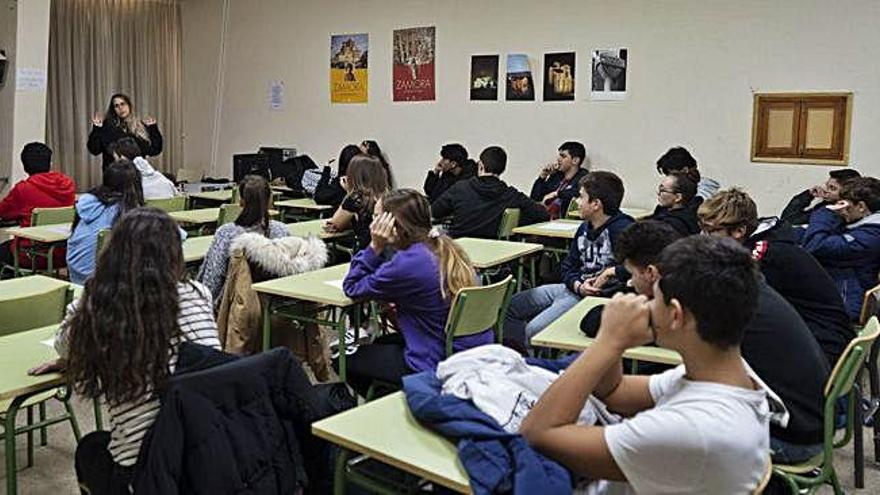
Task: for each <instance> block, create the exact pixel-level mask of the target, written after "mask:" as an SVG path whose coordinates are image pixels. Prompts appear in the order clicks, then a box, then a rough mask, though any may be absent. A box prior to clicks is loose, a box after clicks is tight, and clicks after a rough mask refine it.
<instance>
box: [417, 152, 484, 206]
mask: <svg viewBox="0 0 880 495" xmlns="http://www.w3.org/2000/svg"><path fill="white" fill-rule="evenodd" d="M475 175H477V164H476V163H474V161H473V160H471V159H470V158H468V152H467V150H466V149H465V147H464V146H462V145H460V144H458V143H453V144H444V145H443V147H442V148H440V161H439V162H437V165H434V168H433V169H431V170H429V171H428V175H426V176H425V185H424V190H425V195H427V196H428V201H430V202H431V203H433V202H434V201H437V198H439V197H440V195H442V194H443V193H444V192H446V190H447V189H449V188H450V187H452V185H453V184H455V183H456V182H458V181H463V180H467V179H470V178H471V177H474V176H475Z"/></svg>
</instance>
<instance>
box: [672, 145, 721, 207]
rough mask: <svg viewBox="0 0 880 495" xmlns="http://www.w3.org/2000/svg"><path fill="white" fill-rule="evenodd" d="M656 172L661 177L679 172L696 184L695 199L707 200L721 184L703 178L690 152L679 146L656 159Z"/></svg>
mask: <svg viewBox="0 0 880 495" xmlns="http://www.w3.org/2000/svg"><path fill="white" fill-rule="evenodd" d="M657 171H658V172H660V173H661V174H662V175H669V174H671V173H672V172H681V173H683V174H685V175H687V176H688V177H690V178H691V180H693V181H694V182H696V183H697V197H700V198H703V199H709V198H711V197H712V195H713V194H715V193H716V192H718V189H720V188H721V184H719V183H718V181H717V180H715V179H710V178H708V177H703V176H702V175H700V171H699V170H697V160H695V159H694V157H693V156H692V155H691V153H690V151H688V150H686V149H685V148H683V147H681V146H676V147H674V148H669V150H668V151H666V153H664V154H663V156H661V157H660V158H659V159H657Z"/></svg>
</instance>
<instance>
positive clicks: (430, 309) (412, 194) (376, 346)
mask: <svg viewBox="0 0 880 495" xmlns="http://www.w3.org/2000/svg"><path fill="white" fill-rule="evenodd" d="M373 218H374V220H373V223H372V225H371V227H370V233H371V238H372V240H371V242H370V245H369V247H367V248H366V249H363V250H361V251H360V252H359V253H358V254H357V255H355V257H354V258H353V259H352V261H351V267H350V268H349V271H348V274H347V275H346V276H345V280H344V281H343V285H342V286H343V289H344V290H345V294H346V295H347V296H348V297H351V298H354V299H373V300H377V301H384V302H388V303H393V304H394V305H395V307H396V310H397V320H398V325H399V327H400V331H399V333H393V334H390V335H387V336H384V337H380V338H378V339H376V340H375V341H374V342H373V343H372V344H370V345H366V346H362V347H361V348H360V349H358V351H357V352H356V353H355V354H353V355H351V356H349V357H348V382H349V384H350V385H351V386H352V388H354V389H355V391H357V392H359V393H361V394H362V395H365V394H366V391H367V389H368V388H369V386H370V383H371V382H372V381H373V380H380V381H383V382H387V383H397V384H399V383H400V379H401V377H403V376H404V375H407V374H410V373H414V372H419V371H425V370H431V369H434V368H435V367H436V366H437V363H438V362H440V361H442V360H443V359H444V358H445V357H446V353H445V347H446V335H445V333H444V331H443V330H444V326H445V325H446V317H447V315H448V314H449V305H450V304H451V302H452V299H453V297H455V294H456V293H458V291H459V290H461V289H462V288H464V287H468V286H473V285H475V284H476V275H475V272H474V268H473V266H472V265H471V262H470V260H469V259H468V256H467V254H466V253H465V252H464V251H463V250H462V249H461V247H459V246H458V245H457V244H455V242H454V241H453V240H452V239H451V238H449V237H448V236H445V235H439V234H438V233H437V232H436V231H435V230H432V229H431V205H430V204H429V203H428V199H427V198H426V197H425V196H423V195H422V194H421V193H419V192H417V191H415V190H412V189H395V190H393V191H389V192H387V193H385V195H383V196H382V198H381V199H380V200H379V201H378V202H377V203H376V207H375V211H374V215H373ZM386 246H387V247H392V248H394V249H395V252H394V254H393V256H391V257H390V259H389V258H388V257H387V256H382V253H383V251H384V250H385V247H386ZM492 341H493V335H492V331H491V330H486V331H484V332H481V333H478V334H475V335H469V336H467V337H462V338H459V339H456V341H455V344H454V349H455V350H456V351H459V350H464V349H469V348H471V347H476V346H479V345H483V344H490V343H492Z"/></svg>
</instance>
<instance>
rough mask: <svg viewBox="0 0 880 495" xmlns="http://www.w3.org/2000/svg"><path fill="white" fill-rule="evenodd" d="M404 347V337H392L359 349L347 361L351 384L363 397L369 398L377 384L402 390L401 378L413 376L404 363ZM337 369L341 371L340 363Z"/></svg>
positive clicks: (395, 335) (385, 337)
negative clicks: (376, 381)
mask: <svg viewBox="0 0 880 495" xmlns="http://www.w3.org/2000/svg"><path fill="white" fill-rule="evenodd" d="M404 346H405V344H404V341H403V337H402V336H401V335H400V334H399V333H391V334H388V335H383V336H382V337H379V338H377V339H376V340H375V341H373V343H372V344H369V345H364V346H361V347H360V348H358V350H357V352H355V353H354V354H352V355H351V356H347V358H346V360H347V362H346V369H347V373H348V377H347V380H348V384H349V385H351V388H353V389H354V391H355V392H357V393H358V394H359V395H360V396H362V397H366V396H367V391H368V390H369V389H370V384H371V383H373V381H374V380H378V381H381V382H384V383H390V384H395V385H397V386H402V385H403V384H402V382H401V378H403V377H404V376H406V375H409V374H411V373H413V370H411V369H410V367H409V366H407V364H406V361H404V359H403V349H404ZM333 365H334V367H335V368H337V370H338V362H337V361H334V363H333Z"/></svg>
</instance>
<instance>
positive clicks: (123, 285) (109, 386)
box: [29, 162, 220, 494]
mask: <svg viewBox="0 0 880 495" xmlns="http://www.w3.org/2000/svg"><path fill="white" fill-rule="evenodd" d="M114 163H118V162H114ZM112 167H113V165H111V166H110V167H108V172H109V171H110V170H111V169H112ZM133 267H137V269H133ZM184 269H185V264H184V260H183V251H182V245H181V242H180V234H179V233H178V227H177V224H176V223H175V222H174V220H172V219H171V217H169V216H168V214H166V213H165V212H163V211H161V210H159V209H156V208H137V209H134V210H132V211H130V212H128V213H126V214H123V215H121V216H120V219H119V222H117V224H116V225H115V226H114V228H113V235H111V236H110V238H109V240H108V241H107V249H106V250H104V252H103V254H102V255H101V262H100V263H99V264H98V266H97V268H96V270H95V274H94V276H93V277H91V278H89V280H88V281H87V282H86V284H85V287H84V288H83V293H82V296H81V297H80V299H79V300H77V301H75V302H73V303H72V304H70V305H69V306H68V308H67V315H66V317H65V318H64V321H63V322H62V323H61V327H60V329H59V330H58V335H57V336H56V338H55V348H56V349H57V350H58V355H59V356H61V359H59V360H57V361H54V362H50V363H47V364H45V365H41V366H38V367H36V368H34V369H32V370H30V371H29V373H31V374H41V373H47V372H50V371H57V370H60V369H65V368H66V369H65V376H66V378H67V379H68V380H69V381H70V383H71V384H72V386H73V388H74V389H75V390H76V391H77V393H79V394H82V396H84V397H88V398H90V399H101V401H102V402H103V403H105V404H107V406H108V408H109V414H110V425H111V431H109V432H107V431H96V432H93V433H89V434H88V435H86V436H85V437H83V438H82V440H80V442H79V445H78V446H77V449H76V463H75V464H76V475H77V479H78V481H79V482H80V484H81V486H84V487H85V488H87V489H88V490H89V493H95V494H99V493H103V494H107V493H128V492H129V484H130V482H131V480H132V475H133V471H134V469H135V465H136V464H137V461H138V456H139V451H140V450H141V444H142V442H143V439H144V437H145V436H146V434H147V433H148V432H149V430H150V427H151V426H152V425H153V423H154V422H155V420H156V417H157V416H158V415H159V409H160V400H159V394H160V393H161V391H162V390H163V388H164V386H165V385H166V384H167V383H168V380H169V378H171V375H172V374H173V373H174V369H175V366H176V364H177V356H178V349H179V346H180V344H181V343H183V342H192V343H196V344H201V345H205V346H210V347H213V348H215V349H219V348H220V342H219V341H218V339H217V325H216V323H215V322H214V312H213V310H212V307H211V294H210V293H209V292H208V290H207V289H206V288H205V287H204V286H203V285H202V284H200V283H198V282H193V281H189V280H184V279H185V277H184Z"/></svg>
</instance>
